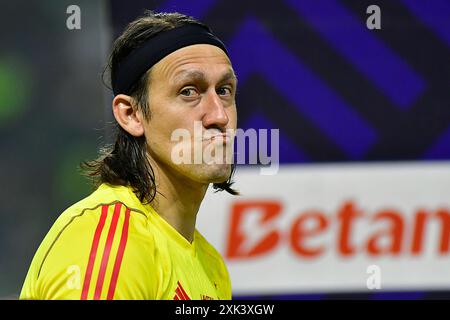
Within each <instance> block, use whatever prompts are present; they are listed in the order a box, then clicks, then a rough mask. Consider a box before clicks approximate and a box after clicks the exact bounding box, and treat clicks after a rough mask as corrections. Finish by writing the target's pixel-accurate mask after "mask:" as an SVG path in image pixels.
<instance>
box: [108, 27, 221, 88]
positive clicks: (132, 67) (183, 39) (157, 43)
mask: <svg viewBox="0 0 450 320" xmlns="http://www.w3.org/2000/svg"><path fill="white" fill-rule="evenodd" d="M193 44H211V45H214V46H216V47H219V48H221V49H222V50H223V51H224V52H225V53H226V54H227V55H228V52H227V49H226V48H225V45H224V44H223V43H222V41H220V40H219V38H217V37H216V36H215V35H213V34H212V33H211V32H209V31H208V30H207V29H206V28H204V27H202V26H200V25H194V24H188V25H185V26H182V27H178V28H175V29H171V30H168V31H165V32H161V33H159V34H157V35H156V36H154V37H152V38H150V39H148V40H147V42H146V43H144V45H143V46H141V47H139V48H137V49H135V50H133V51H132V52H131V53H130V54H129V55H128V56H127V57H125V59H124V60H123V62H122V63H120V65H119V66H118V70H117V71H116V72H115V76H114V77H113V79H112V87H113V91H114V94H115V95H117V94H119V93H124V94H129V93H130V92H129V90H130V88H131V86H132V85H133V84H134V83H135V82H136V81H137V80H138V79H139V78H140V77H141V76H142V75H143V74H144V73H145V72H146V71H147V70H148V69H150V68H151V67H152V66H153V65H155V64H156V63H157V62H158V61H160V60H161V59H162V58H164V57H165V56H167V55H169V54H170V53H172V52H174V51H176V50H178V49H181V48H183V47H187V46H190V45H193Z"/></svg>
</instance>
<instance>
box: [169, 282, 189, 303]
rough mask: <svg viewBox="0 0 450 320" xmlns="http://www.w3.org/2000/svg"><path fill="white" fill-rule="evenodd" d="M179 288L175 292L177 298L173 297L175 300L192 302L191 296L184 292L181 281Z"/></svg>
mask: <svg viewBox="0 0 450 320" xmlns="http://www.w3.org/2000/svg"><path fill="white" fill-rule="evenodd" d="M177 284H178V287H177V288H176V290H175V296H174V297H173V299H174V300H191V298H189V296H188V295H187V293H186V291H184V289H183V286H182V285H181V283H180V281H178V282H177Z"/></svg>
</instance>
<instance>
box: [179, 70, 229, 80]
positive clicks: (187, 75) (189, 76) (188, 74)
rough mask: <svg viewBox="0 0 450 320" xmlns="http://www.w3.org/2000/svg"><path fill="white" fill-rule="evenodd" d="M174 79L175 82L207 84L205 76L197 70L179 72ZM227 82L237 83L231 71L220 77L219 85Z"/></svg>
mask: <svg viewBox="0 0 450 320" xmlns="http://www.w3.org/2000/svg"><path fill="white" fill-rule="evenodd" d="M174 79H175V82H181V81H185V80H191V81H199V82H207V81H206V76H205V74H204V73H203V72H201V71H198V70H183V71H180V72H178V73H177V74H176V75H175V77H174ZM229 80H235V81H237V78H236V75H235V74H234V71H233V70H232V69H230V70H228V71H227V72H226V73H225V74H223V75H222V77H221V78H220V79H219V83H221V82H225V81H229Z"/></svg>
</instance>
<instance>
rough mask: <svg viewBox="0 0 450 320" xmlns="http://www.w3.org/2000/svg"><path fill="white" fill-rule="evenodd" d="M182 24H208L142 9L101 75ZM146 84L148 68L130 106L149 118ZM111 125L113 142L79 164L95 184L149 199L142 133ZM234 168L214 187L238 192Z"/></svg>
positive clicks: (152, 188)
mask: <svg viewBox="0 0 450 320" xmlns="http://www.w3.org/2000/svg"><path fill="white" fill-rule="evenodd" d="M186 24H199V25H201V26H203V27H206V28H208V27H207V26H206V25H204V24H203V23H201V22H199V21H197V20H195V19H194V18H192V17H189V16H186V15H183V14H180V13H153V12H152V11H146V12H145V14H144V15H143V16H142V17H140V18H138V19H137V20H135V21H133V22H131V23H130V24H129V25H128V26H127V27H126V29H125V31H124V32H123V33H122V34H121V35H120V36H119V37H118V38H117V39H116V41H115V42H114V44H113V49H112V52H111V55H110V57H109V61H108V64H107V66H106V68H105V71H104V75H105V73H106V71H109V73H110V78H112V77H113V76H114V74H115V72H116V71H117V66H118V65H119V64H120V63H121V61H122V60H123V59H124V58H125V57H126V56H127V55H128V54H130V52H131V51H133V49H135V48H137V47H139V46H140V45H141V44H142V43H143V42H145V41H146V40H147V39H149V38H150V37H153V36H154V35H156V34H157V33H159V32H163V31H166V30H170V29H173V28H176V27H180V26H183V25H186ZM208 29H209V28H208ZM148 84H149V71H147V72H146V73H145V74H143V75H142V76H141V78H140V79H139V80H138V81H137V82H136V83H135V84H133V86H132V88H131V90H130V92H131V93H130V96H131V97H132V98H133V100H134V101H136V106H133V107H136V108H138V109H139V110H141V112H142V114H143V115H144V117H145V118H146V119H147V120H149V119H150V118H151V113H150V109H149V106H148ZM115 126H116V128H115V130H116V139H115V142H114V144H113V145H110V146H104V147H102V148H101V149H100V154H99V157H98V158H97V159H94V160H90V161H84V162H82V163H81V165H80V167H81V169H82V170H83V173H84V174H85V175H86V176H88V177H90V178H92V182H93V185H94V187H95V188H97V187H98V186H99V185H100V184H102V183H109V184H112V185H125V186H131V187H132V188H133V189H134V192H135V193H136V195H137V197H138V198H139V200H140V201H141V202H142V203H150V202H152V201H153V199H154V198H155V195H156V183H155V174H154V172H153V168H152V166H151V165H150V162H149V159H148V157H147V144H146V140H145V136H141V137H134V136H132V135H131V134H129V133H128V132H127V131H125V130H124V129H123V128H122V127H121V126H120V125H119V124H118V123H116V124H115ZM234 170H235V166H234V164H233V165H232V171H231V174H230V177H229V179H228V180H227V181H225V182H222V183H214V184H213V188H214V189H215V190H216V191H223V190H225V191H227V192H229V193H230V194H233V195H237V194H239V193H238V192H237V191H236V190H234V189H232V188H231V186H232V184H233V182H232V181H231V178H232V176H233V173H234Z"/></svg>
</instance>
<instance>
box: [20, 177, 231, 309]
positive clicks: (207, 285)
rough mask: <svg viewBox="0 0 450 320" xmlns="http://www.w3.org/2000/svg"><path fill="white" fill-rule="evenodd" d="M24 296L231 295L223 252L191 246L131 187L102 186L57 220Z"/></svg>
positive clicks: (197, 237)
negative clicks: (138, 196)
mask: <svg viewBox="0 0 450 320" xmlns="http://www.w3.org/2000/svg"><path fill="white" fill-rule="evenodd" d="M20 299H82V300H84V299H102V300H103V299H175V300H189V299H193V300H199V299H205V300H209V299H221V300H226V299H231V283H230V279H229V275H228V271H227V269H226V266H225V264H224V261H223V259H222V257H221V255H220V254H219V253H218V252H217V251H216V250H215V249H214V248H213V246H212V245H210V244H209V243H208V242H207V241H206V240H205V238H204V237H203V236H202V235H201V234H200V233H199V232H198V230H195V234H194V240H193V241H192V243H189V241H187V240H186V239H185V238H184V237H183V236H182V235H181V234H180V233H178V232H177V231H176V230H175V229H174V228H173V227H172V226H171V225H170V224H168V223H167V222H166V221H165V220H164V219H163V218H162V217H161V216H160V215H159V214H158V213H156V212H155V210H154V209H153V208H152V207H151V206H150V205H144V204H142V203H141V202H140V201H139V199H138V198H137V197H136V195H135V194H134V192H133V191H132V189H131V188H129V187H125V186H112V185H109V184H102V185H101V186H100V187H99V188H98V189H97V190H96V191H94V192H93V193H92V194H91V195H90V196H88V197H87V198H85V199H83V200H81V201H80V202H78V203H76V204H74V205H73V206H71V207H70V208H68V209H67V210H66V211H64V212H63V213H62V214H61V216H60V217H59V218H58V219H57V220H56V222H55V223H54V225H53V226H52V228H51V229H50V231H49V232H48V234H47V235H46V237H45V238H44V240H43V242H42V243H41V245H40V246H39V248H38V250H37V252H36V254H35V256H34V258H33V261H32V263H31V266H30V269H29V271H28V274H27V276H26V279H25V283H24V285H23V288H22V292H21V294H20Z"/></svg>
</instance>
